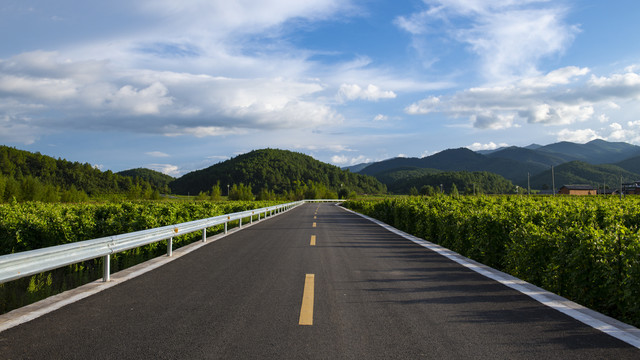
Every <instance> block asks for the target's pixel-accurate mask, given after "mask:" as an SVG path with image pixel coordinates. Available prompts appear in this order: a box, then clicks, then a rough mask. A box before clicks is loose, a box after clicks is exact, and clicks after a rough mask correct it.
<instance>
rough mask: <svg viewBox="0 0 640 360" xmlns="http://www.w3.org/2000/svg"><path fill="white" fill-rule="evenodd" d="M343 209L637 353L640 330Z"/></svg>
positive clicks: (367, 217)
mask: <svg viewBox="0 0 640 360" xmlns="http://www.w3.org/2000/svg"><path fill="white" fill-rule="evenodd" d="M342 209H344V210H346V211H349V212H351V213H353V214H356V215H359V216H361V217H363V218H365V219H367V220H369V221H371V222H373V223H376V224H378V225H380V226H382V227H383V228H385V229H387V230H388V231H390V232H392V233H394V234H397V235H400V236H402V237H404V238H405V239H407V240H410V241H413V242H414V243H416V244H418V245H420V246H423V247H425V248H427V249H429V250H432V251H434V252H436V253H438V254H440V255H442V256H444V257H447V258H449V259H451V260H453V261H455V262H457V263H458V264H460V265H462V266H465V267H467V268H469V269H471V270H473V271H475V272H477V273H479V274H481V275H484V276H486V277H488V278H490V279H492V280H495V281H497V282H499V283H501V284H503V285H505V286H508V287H510V288H511V289H514V290H516V291H518V292H520V293H522V294H524V295H527V296H529V297H531V298H532V299H534V300H536V301H538V302H539V303H541V304H542V305H546V306H548V307H550V308H552V309H554V310H557V311H560V312H561V313H563V314H565V315H568V316H570V317H572V318H574V319H576V320H578V321H580V322H582V323H584V324H586V325H588V326H591V327H592V328H594V329H596V330H600V331H602V332H604V333H606V334H609V335H611V336H613V337H615V338H616V339H619V340H622V341H624V342H626V343H627V344H629V345H631V346H634V347H636V348H638V349H640V329H638V328H636V327H634V326H631V325H629V324H626V323H623V322H621V321H619V320H616V319H614V318H612V317H609V316H607V315H604V314H601V313H599V312H597V311H594V310H592V309H589V308H586V307H584V306H582V305H580V304H578V303H575V302H573V301H571V300H568V299H566V298H564V297H562V296H560V295H557V294H554V293H552V292H549V291H547V290H544V289H542V288H540V287H537V286H535V285H533V284H530V283H528V282H526V281H524V280H521V279H518V278H516V277H514V276H512V275H509V274H507V273H504V272H502V271H499V270H496V269H494V268H492V267H489V266H487V265H484V264H481V263H478V262H476V261H474V260H471V259H469V258H467V257H464V256H462V255H460V254H458V253H456V252H455V251H452V250H449V249H447V248H445V247H442V246H440V245H438V244H434V243H432V242H430V241H427V240H424V239H420V238H418V237H415V236H413V235H410V234H407V233H405V232H404V231H401V230H398V229H396V228H394V227H393V226H391V225H388V224H385V223H383V222H382V221H379V220H377V219H374V218H371V217H369V216H366V215H363V214H360V213H358V212H355V211H353V210H350V209H347V208H344V207H342Z"/></svg>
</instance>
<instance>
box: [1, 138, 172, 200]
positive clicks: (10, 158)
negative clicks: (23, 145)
mask: <svg viewBox="0 0 640 360" xmlns="http://www.w3.org/2000/svg"><path fill="white" fill-rule="evenodd" d="M111 194H127V196H130V197H134V198H152V197H154V196H159V189H158V188H156V187H154V186H153V185H151V184H150V183H149V182H147V181H145V180H142V179H140V178H135V179H134V178H130V177H125V176H121V175H118V174H114V173H113V172H111V171H105V172H103V171H100V170H99V169H97V168H95V167H93V166H91V165H90V164H88V163H85V164H81V163H79V162H71V161H67V160H63V159H55V158H52V157H50V156H45V155H41V154H40V153H32V152H29V151H24V150H18V149H15V148H12V147H8V146H2V145H0V202H2V201H10V200H13V199H16V200H17V201H27V200H39V201H49V202H57V201H60V200H62V201H82V200H85V199H86V197H87V195H89V196H99V195H111Z"/></svg>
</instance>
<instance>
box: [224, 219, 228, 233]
mask: <svg viewBox="0 0 640 360" xmlns="http://www.w3.org/2000/svg"><path fill="white" fill-rule="evenodd" d="M227 224H228V222H226V221H225V222H224V233H225V234H226V233H227Z"/></svg>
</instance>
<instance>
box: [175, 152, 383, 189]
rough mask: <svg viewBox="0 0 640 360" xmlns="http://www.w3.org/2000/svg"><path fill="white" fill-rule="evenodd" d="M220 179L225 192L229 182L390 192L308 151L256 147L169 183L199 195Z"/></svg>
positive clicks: (252, 185) (264, 185)
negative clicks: (306, 153) (308, 153)
mask: <svg viewBox="0 0 640 360" xmlns="http://www.w3.org/2000/svg"><path fill="white" fill-rule="evenodd" d="M217 182H219V183H220V186H221V188H222V189H223V192H226V186H227V185H231V186H232V185H234V184H241V183H242V184H245V185H250V186H251V188H252V191H253V193H254V194H255V193H258V192H259V191H261V190H263V189H268V190H269V191H274V192H275V193H277V194H283V193H285V192H292V191H296V190H299V188H300V187H304V186H311V185H312V184H316V185H322V186H324V187H326V188H328V189H329V190H332V191H334V192H341V190H342V192H344V191H349V192H351V191H355V192H356V193H368V194H379V193H384V192H386V188H385V186H384V185H383V184H382V183H380V182H379V181H378V180H376V179H375V178H374V177H371V176H366V175H361V174H354V173H351V172H349V171H345V170H341V169H340V168H339V167H337V166H334V165H330V164H327V163H323V162H321V161H318V160H316V159H314V158H312V157H311V156H308V155H305V154H301V153H296V152H292V151H287V150H277V149H263V150H254V151H251V152H249V153H246V154H243V155H239V156H237V157H235V158H232V159H229V160H227V161H224V162H221V163H218V164H215V165H213V166H210V167H208V168H206V169H202V170H197V171H193V172H190V173H188V174H185V175H184V176H182V177H181V178H179V179H176V180H175V181H173V182H172V183H171V184H170V185H169V186H170V187H171V190H172V192H173V193H176V194H187V193H191V194H198V193H199V192H201V191H205V192H206V191H209V190H211V188H212V187H213V186H215V185H216V183H217Z"/></svg>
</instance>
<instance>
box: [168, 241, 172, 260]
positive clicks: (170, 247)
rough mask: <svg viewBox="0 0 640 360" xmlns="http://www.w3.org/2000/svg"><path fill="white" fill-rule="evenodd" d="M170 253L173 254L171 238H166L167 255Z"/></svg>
mask: <svg viewBox="0 0 640 360" xmlns="http://www.w3.org/2000/svg"><path fill="white" fill-rule="evenodd" d="M171 255H173V238H169V240H167V256H168V257H171Z"/></svg>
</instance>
